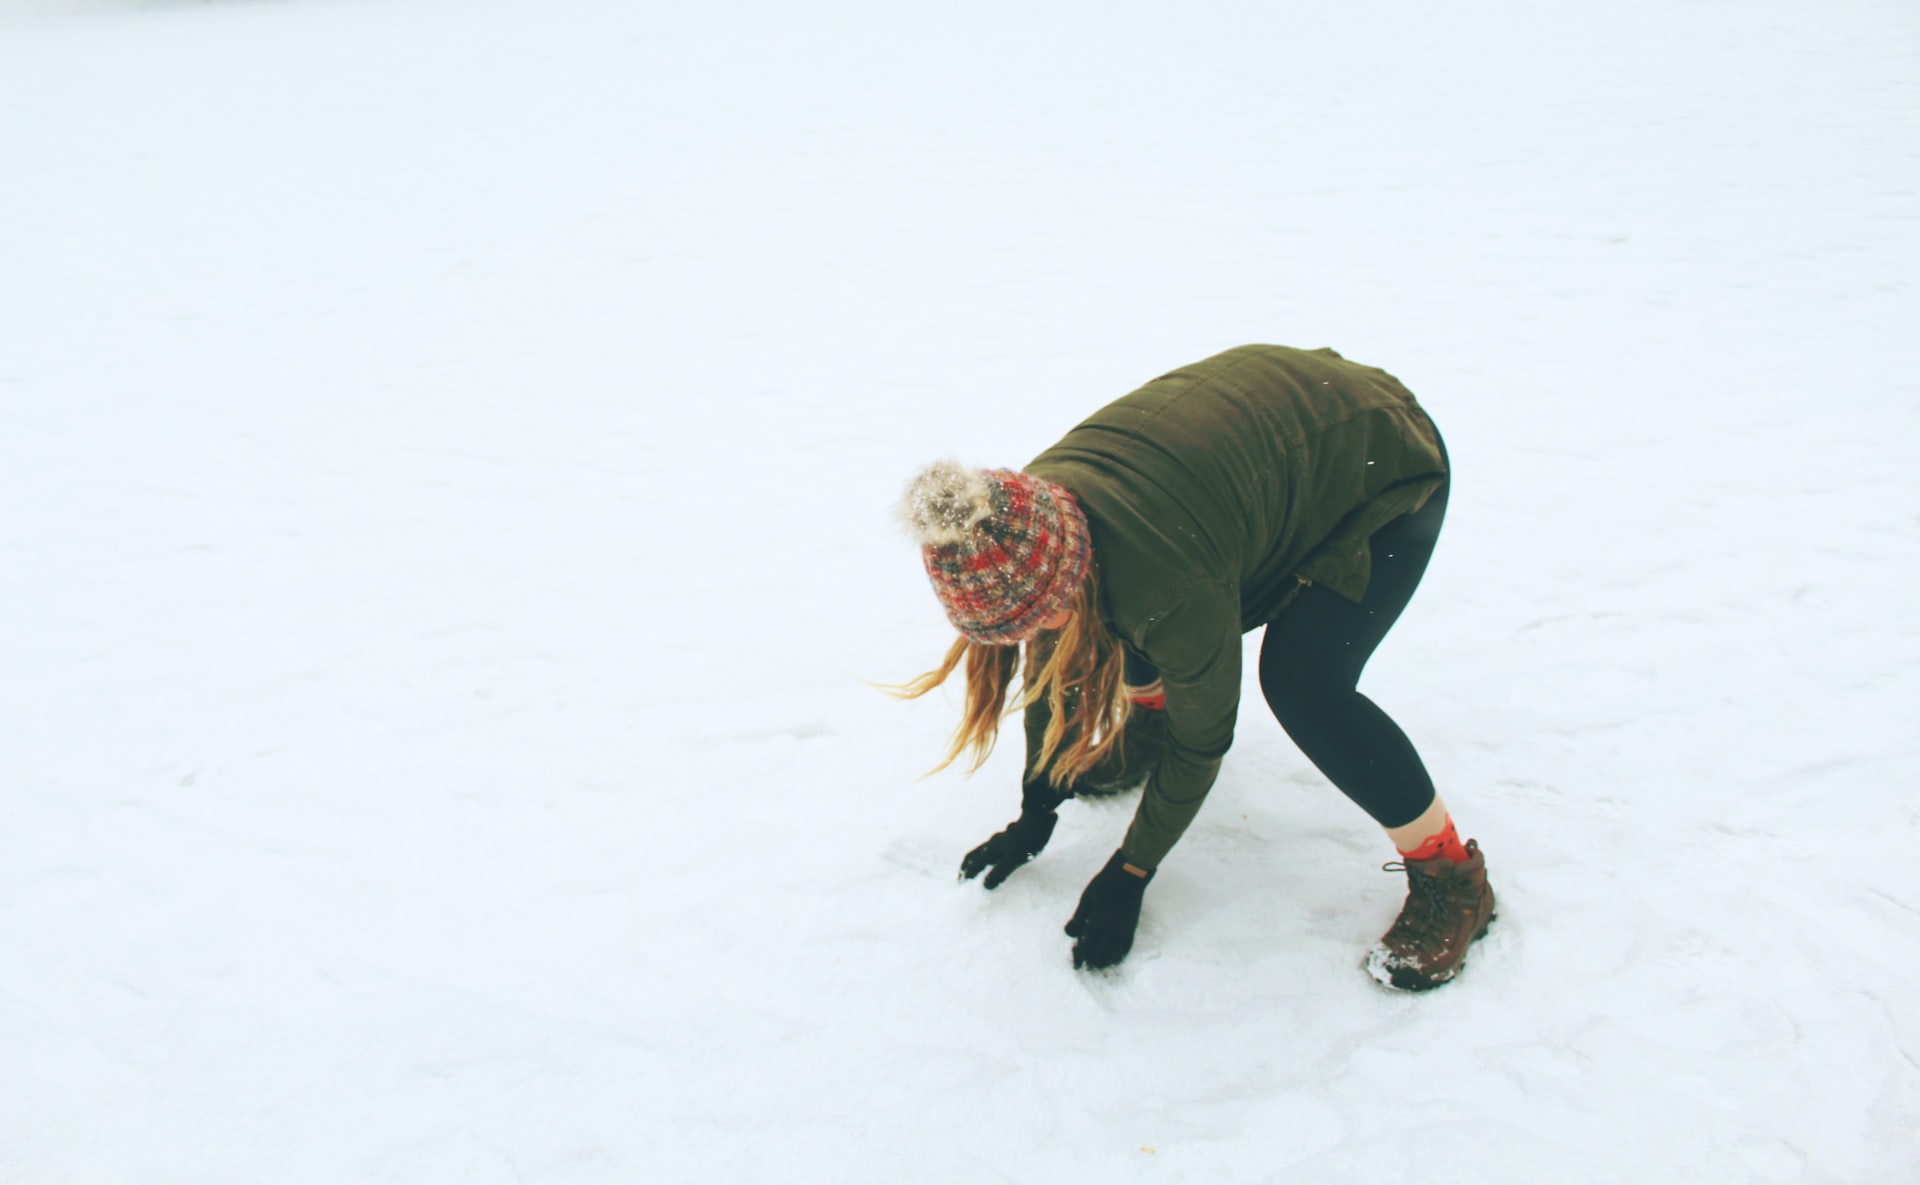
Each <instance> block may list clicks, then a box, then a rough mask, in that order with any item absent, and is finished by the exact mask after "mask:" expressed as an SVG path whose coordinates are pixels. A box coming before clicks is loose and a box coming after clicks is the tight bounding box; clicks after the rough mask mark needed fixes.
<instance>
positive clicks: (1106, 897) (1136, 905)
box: [1067, 852, 1153, 971]
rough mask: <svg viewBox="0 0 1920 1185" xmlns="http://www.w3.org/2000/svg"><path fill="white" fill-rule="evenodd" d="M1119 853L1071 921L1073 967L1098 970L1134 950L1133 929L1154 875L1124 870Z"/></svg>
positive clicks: (1090, 885)
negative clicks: (1141, 874) (1141, 902)
mask: <svg viewBox="0 0 1920 1185" xmlns="http://www.w3.org/2000/svg"><path fill="white" fill-rule="evenodd" d="M1126 862H1127V858H1126V857H1125V856H1123V855H1121V854H1120V853H1119V852H1115V853H1114V854H1113V857H1112V858H1111V859H1109V860H1108V861H1107V866H1106V867H1105V868H1102V869H1101V870H1100V872H1099V874H1098V875H1096V876H1095V877H1094V878H1093V879H1092V880H1091V881H1088V882H1087V891H1086V892H1084V893H1082V894H1080V908H1078V909H1076V910H1074V911H1073V917H1072V919H1071V920H1069V921H1068V922H1067V937H1069V938H1074V939H1078V941H1077V942H1075V943H1074V944H1073V965H1074V966H1075V967H1085V968H1087V969H1088V970H1091V971H1098V970H1100V969H1101V968H1103V967H1111V966H1113V965H1114V964H1115V963H1118V962H1119V961H1120V960H1121V959H1124V958H1126V957H1127V952H1128V951H1130V950H1132V949H1133V928H1134V927H1135V926H1137V925H1139V924H1140V899H1141V898H1142V897H1144V896H1146V893H1147V882H1148V881H1150V880H1152V879H1153V873H1151V872H1149V873H1148V874H1147V875H1145V876H1135V875H1134V874H1132V873H1131V872H1128V871H1127V870H1126V868H1125V867H1123V866H1124V865H1125V864H1126Z"/></svg>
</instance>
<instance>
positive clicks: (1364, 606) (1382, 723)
mask: <svg viewBox="0 0 1920 1185" xmlns="http://www.w3.org/2000/svg"><path fill="white" fill-rule="evenodd" d="M1446 516H1447V486H1446V484H1444V483H1443V484H1442V485H1441V486H1440V488H1439V489H1437V490H1435V491H1434V492H1433V494H1432V496H1431V497H1429V498H1428V499H1427V503H1426V505H1425V506H1422V507H1421V508H1420V509H1419V510H1417V511H1415V512H1414V513H1413V514H1409V515H1404V516H1402V517H1400V518H1397V519H1394V520H1393V521H1392V522H1390V523H1388V524H1387V525H1386V526H1384V527H1381V528H1380V529H1379V530H1378V531H1375V532H1374V533H1373V537H1372V538H1371V539H1369V540H1368V544H1369V546H1370V547H1371V549H1372V551H1373V575H1372V578H1371V579H1370V580H1369V581H1368V582H1367V592H1366V595H1365V596H1363V597H1362V598H1361V599H1360V603H1359V604H1357V605H1356V604H1354V603H1353V602H1352V601H1349V600H1347V599H1345V598H1344V597H1341V596H1340V595H1339V594H1337V593H1334V592H1330V591H1328V590H1327V589H1324V588H1322V587H1320V586H1319V585H1317V584H1316V585H1309V586H1308V587H1306V588H1303V589H1301V590H1300V593H1299V595H1298V596H1296V597H1295V598H1294V599H1293V603H1292V604H1291V605H1288V606H1287V608H1286V609H1285V610H1284V611H1283V612H1282V613H1281V614H1280V616H1279V617H1278V618H1277V619H1275V620H1274V622H1273V624H1271V625H1269V626H1267V633H1266V637H1264V638H1262V639H1261V641H1260V690H1261V691H1262V692H1264V693H1265V694H1266V697H1267V704H1268V706H1270V707H1271V708H1272V709H1273V714H1274V716H1275V718H1277V719H1278V720H1279V721H1280V726H1281V727H1282V728H1284V729H1286V730H1287V735H1288V736H1290V737H1292V738H1293V743H1294V744H1296V745H1298V746H1300V751H1301V752H1302V753H1305V754H1306V755H1307V760H1309V761H1311V762H1313V763H1314V765H1316V766H1318V767H1319V769H1320V772H1321V773H1323V774H1325V775H1326V776H1327V779H1328V780H1329V781H1331V782H1332V783H1333V784H1334V785H1335V786H1338V787H1339V788H1340V790H1341V791H1342V792H1343V793H1345V794H1346V796H1347V797H1348V798H1351V799H1353V801H1354V802H1356V803H1358V804H1360V809H1361V810H1364V811H1366V812H1367V814H1369V815H1372V816H1373V819H1374V821H1375V822H1376V823H1379V824H1380V825H1381V826H1382V827H1403V826H1405V825H1406V824H1408V823H1411V822H1413V821H1414V820H1415V819H1417V818H1419V817H1420V815H1421V813H1422V812H1424V811H1425V810H1426V809H1427V808H1428V807H1429V806H1431V805H1433V779H1432V778H1430V777H1428V776H1427V767H1426V766H1425V765H1422V764H1421V762H1420V754H1419V753H1417V752H1415V751H1414V748H1413V742H1412V741H1409V740H1408V739H1407V734H1405V733H1403V732H1401V731H1400V726H1399V725H1397V724H1395V723H1394V722H1393V720H1392V719H1391V718H1390V717H1388V715H1387V714H1386V713H1385V712H1383V711H1381V710H1380V709H1379V707H1377V706H1376V705H1375V704H1374V702H1373V701H1372V700H1370V699H1368V698H1367V697H1366V696H1364V695H1361V694H1360V692H1359V690H1358V686H1357V685H1358V684H1359V682H1360V672H1361V671H1362V670H1363V669H1365V667H1366V665H1367V660H1368V659H1369V658H1372V657H1373V651H1374V648H1375V647H1377V646H1379V645H1380V639H1382V638H1384V637H1386V636H1387V631H1388V630H1389V629H1391V628H1392V627H1393V623H1394V621H1395V620H1397V619H1398V618H1399V616H1400V611H1401V610H1402V609H1405V608H1406V607H1407V602H1408V601H1409V600H1411V599H1412V597H1413V590H1414V588H1415V587H1417V586H1418V585H1419V583H1420V576H1421V574H1422V573H1424V572H1425V571H1426V570H1427V561H1428V560H1429V559H1431V558H1432V556H1433V545H1434V544H1435V543H1436V542H1438V541H1439V538H1440V524H1441V522H1442V520H1444V519H1445V518H1446Z"/></svg>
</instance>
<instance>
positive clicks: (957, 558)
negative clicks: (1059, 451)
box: [900, 461, 1092, 646]
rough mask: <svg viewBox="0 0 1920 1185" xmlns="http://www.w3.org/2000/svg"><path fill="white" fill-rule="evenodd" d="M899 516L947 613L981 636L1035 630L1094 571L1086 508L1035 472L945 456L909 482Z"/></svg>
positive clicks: (1016, 637)
mask: <svg viewBox="0 0 1920 1185" xmlns="http://www.w3.org/2000/svg"><path fill="white" fill-rule="evenodd" d="M900 517H901V519H902V520H903V521H904V522H905V523H906V525H907V530H908V531H909V532H910V533H911V534H912V535H913V537H914V539H916V540H917V541H918V542H919V544H920V554H921V558H922V559H923V560H924V561H925V563H926V567H927V577H928V579H930V580H932V581H933V592H934V595H935V596H937V597H939V598H940V606H941V608H943V609H945V610H946V611H947V620H949V621H951V622H953V627H954V628H955V629H957V630H959V631H960V632H961V633H962V634H965V635H966V636H967V637H969V638H971V639H973V640H974V641H976V642H984V643H986V644H987V645H989V646H1008V645H1012V644H1014V643H1016V642H1023V641H1025V640H1026V639H1027V638H1030V637H1032V636H1033V634H1034V633H1035V632H1037V631H1038V630H1039V628H1040V623H1041V622H1042V621H1045V620H1046V619H1047V618H1049V617H1052V616H1053V615H1054V614H1056V613H1058V612H1060V611H1061V610H1062V609H1065V608H1066V607H1067V605H1068V604H1069V603H1070V602H1071V601H1072V600H1073V595H1074V593H1076V592H1078V591H1079V590H1080V582H1081V581H1082V580H1084V579H1085V578H1086V575H1087V564H1088V563H1089V562H1090V557H1091V554H1092V550H1091V548H1090V547H1089V545H1088V542H1087V518H1086V515H1084V514H1082V513H1081V511H1080V507H1079V504H1078V503H1076V502H1075V501H1074V500H1073V495H1072V494H1070V493H1068V492H1067V491H1066V490H1065V489H1064V488H1062V487H1060V486H1057V485H1054V484H1053V483H1052V482H1050V481H1043V480H1041V479H1040V478H1037V477H1034V476H1032V475H1030V474H1026V473H1015V472H1014V471H1012V470H1010V469H967V468H964V467H962V466H960V465H956V464H954V463H953V462H952V461H939V462H936V463H935V464H932V465H929V466H927V467H926V469H924V470H922V471H921V473H920V475H919V476H918V477H916V478H914V479H913V481H912V482H911V483H910V484H909V485H908V486H907V493H906V497H904V498H903V499H902V500H901V503H900Z"/></svg>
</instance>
